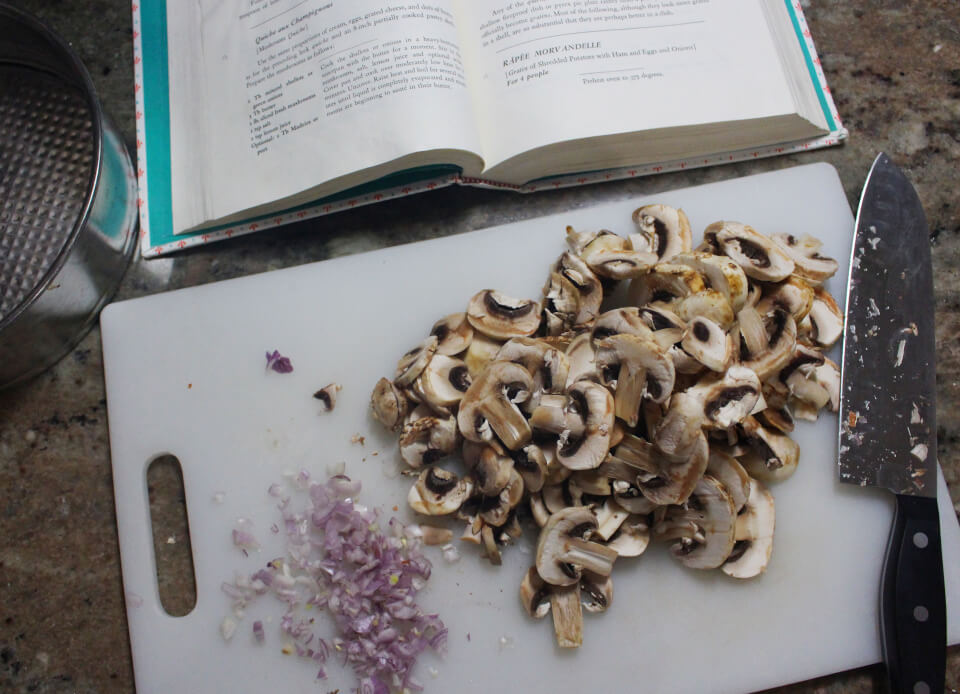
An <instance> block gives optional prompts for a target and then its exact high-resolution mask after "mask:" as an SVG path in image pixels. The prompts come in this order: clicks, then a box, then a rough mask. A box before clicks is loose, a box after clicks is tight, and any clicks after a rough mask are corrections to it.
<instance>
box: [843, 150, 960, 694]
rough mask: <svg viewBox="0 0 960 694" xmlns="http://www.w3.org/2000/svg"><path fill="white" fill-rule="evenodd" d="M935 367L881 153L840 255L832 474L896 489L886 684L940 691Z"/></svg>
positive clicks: (887, 585)
mask: <svg viewBox="0 0 960 694" xmlns="http://www.w3.org/2000/svg"><path fill="white" fill-rule="evenodd" d="M935 376H936V374H935V360H934V322H933V276H932V273H931V269H930V239H929V232H928V230H927V222H926V218H925V217H924V214H923V208H922V207H921V205H920V200H919V198H918V197H917V194H916V191H914V189H913V186H911V185H910V182H909V181H908V180H907V178H906V177H905V176H904V175H903V173H902V172H901V171H900V169H898V168H897V167H896V166H895V165H894V164H893V163H892V162H891V161H890V158H889V157H888V156H887V155H886V154H883V153H881V154H880V155H879V156H878V157H877V158H876V160H875V161H874V163H873V167H872V168H871V169H870V174H869V176H868V177H867V181H866V183H865V184H864V188H863V193H862V196H861V198H860V208H859V210H858V211H857V227H856V233H855V235H854V240H853V252H852V254H851V257H850V278H849V282H848V289H847V319H846V326H845V330H844V338H843V370H842V385H841V400H840V448H839V462H838V465H839V472H840V479H841V480H842V481H844V482H850V483H853V484H858V485H861V486H866V485H873V486H878V487H884V488H886V489H889V490H890V491H892V492H893V493H894V494H896V512H895V515H894V520H893V528H892V530H891V533H890V540H889V544H888V545H887V553H886V558H885V559H884V568H883V574H882V578H881V586H880V635H881V639H882V642H883V657H884V662H885V663H886V666H887V673H888V675H889V680H890V687H891V690H892V691H893V692H895V693H896V694H901V693H903V694H940V692H942V691H943V682H944V671H945V667H946V629H947V627H946V622H947V613H946V604H945V598H944V586H943V558H942V555H941V550H940V517H939V513H938V511H937V496H936V495H937V421H936V396H935V390H934V389H935V387H936V379H935Z"/></svg>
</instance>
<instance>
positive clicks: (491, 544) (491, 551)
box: [480, 523, 503, 566]
mask: <svg viewBox="0 0 960 694" xmlns="http://www.w3.org/2000/svg"><path fill="white" fill-rule="evenodd" d="M480 543H481V544H482V545H483V549H484V552H485V553H486V555H487V559H489V560H490V563H491V564H493V565H494V566H500V565H501V564H502V563H503V558H502V556H501V554H500V546H499V545H498V544H497V537H496V535H495V534H494V531H493V528H492V527H490V526H489V525H487V524H486V523H484V524H483V527H481V528H480Z"/></svg>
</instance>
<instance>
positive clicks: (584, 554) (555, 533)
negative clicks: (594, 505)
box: [537, 506, 617, 586]
mask: <svg viewBox="0 0 960 694" xmlns="http://www.w3.org/2000/svg"><path fill="white" fill-rule="evenodd" d="M596 530H597V518H596V516H594V515H593V512H592V511H591V510H590V509H589V508H586V507H584V506H571V507H568V508H564V509H562V510H560V511H557V512H556V513H554V514H553V515H551V516H550V519H549V520H548V521H547V524H546V525H545V526H543V529H542V530H541V531H540V539H539V541H538V542H537V572H538V573H539V574H540V576H541V578H543V580H544V581H546V582H547V583H550V584H552V585H555V586H569V585H573V584H576V583H579V581H580V577H581V575H582V572H583V571H584V570H586V571H592V572H593V573H596V574H599V575H601V576H609V575H610V572H611V571H612V570H613V562H614V561H615V560H616V558H617V553H616V552H615V551H614V550H612V549H610V548H608V547H606V546H604V545H601V544H599V543H597V542H591V541H590V539H589V538H590V537H591V535H592V534H593V533H594V532H596Z"/></svg>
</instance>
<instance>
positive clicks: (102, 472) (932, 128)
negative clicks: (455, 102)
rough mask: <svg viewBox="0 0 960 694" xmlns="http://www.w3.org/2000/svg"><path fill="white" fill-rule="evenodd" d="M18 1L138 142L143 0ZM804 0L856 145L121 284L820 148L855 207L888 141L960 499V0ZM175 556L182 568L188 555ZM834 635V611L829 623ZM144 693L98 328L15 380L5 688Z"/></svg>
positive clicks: (417, 208) (6, 511) (452, 215)
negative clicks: (908, 220) (130, 636)
mask: <svg viewBox="0 0 960 694" xmlns="http://www.w3.org/2000/svg"><path fill="white" fill-rule="evenodd" d="M13 4H14V5H15V6H18V7H21V8H23V9H26V10H28V11H30V12H33V13H35V14H36V15H38V16H40V17H41V18H43V19H45V20H46V21H47V22H49V23H50V24H51V25H52V26H53V27H54V28H55V29H56V30H57V31H59V32H60V33H61V34H62V35H63V36H64V37H65V38H67V39H68V40H69V41H70V43H71V44H72V45H73V46H74V48H75V49H76V51H77V52H78V53H79V55H80V57H81V58H82V59H83V60H84V62H85V63H86V65H87V66H88V69H89V70H90V72H91V73H92V75H93V79H94V82H95V83H96V86H97V89H98V91H99V93H100V96H101V99H102V100H103V102H104V105H105V108H106V110H107V111H108V112H109V113H110V114H111V116H112V117H113V119H114V120H115V121H116V122H117V124H118V126H119V128H120V130H121V132H122V133H123V135H124V136H125V138H126V139H127V141H128V142H129V143H130V144H131V145H132V144H133V141H134V137H135V135H134V100H133V69H132V50H131V37H132V30H131V20H130V2H129V0H84V1H82V2H81V1H79V0H14V3H13ZM803 6H804V10H805V12H806V15H807V19H808V20H809V23H810V26H811V29H812V31H813V36H814V39H815V41H816V44H817V47H818V51H819V53H820V57H821V59H822V62H823V66H824V69H825V71H826V74H827V77H828V81H829V83H830V85H831V87H832V90H833V95H834V98H835V99H836V102H837V106H838V108H839V110H840V113H841V116H842V117H843V119H844V122H845V125H846V126H847V127H848V128H849V130H850V139H849V141H848V142H847V143H846V144H844V145H843V146H842V147H837V148H832V149H828V150H820V151H816V152H809V153H804V154H802V155H794V156H788V157H781V158H777V159H770V160H763V161H756V162H749V163H743V164H735V165H730V166H725V167H719V168H712V169H703V170H695V171H688V172H683V173H678V174H669V175H663V176H660V177H656V178H649V179H643V180H631V181H623V182H613V183H607V184H602V185H595V186H587V187H584V188H580V189H576V190H568V191H560V192H553V193H544V194H538V195H532V196H515V195H512V194H508V193H507V194H505V193H499V192H492V191H480V190H471V189H460V188H458V189H447V190H443V191H438V192H435V193H432V194H430V195H429V197H420V198H411V199H406V200H398V201H394V202H391V203H388V204H383V205H379V206H374V207H370V208H366V209H359V210H355V211H352V212H350V213H343V214H340V215H337V216H333V217H328V218H326V219H320V220H315V221H310V222H307V223H303V224H300V225H296V226H291V227H288V228H286V229H283V230H280V231H276V232H268V233H264V234H260V235H254V236H253V237H244V238H242V239H236V240H233V241H229V242H226V243H220V244H216V245H213V246H211V247H209V248H203V249H199V250H194V251H190V252H187V253H184V254H182V255H177V256H174V257H170V258H165V259H160V260H153V261H149V262H143V261H139V260H138V261H137V263H136V264H135V265H134V266H133V267H132V268H131V270H130V271H129V272H128V274H127V276H126V278H125V280H124V282H123V285H122V286H121V288H120V291H119V298H124V299H126V298H132V297H137V296H143V295H146V294H151V293H155V292H159V291H164V290H167V289H173V288H179V287H189V286H193V285H198V284H203V283H206V282H213V281H217V280H222V279H227V278H231V277H238V276H242V275H248V274H251V273H255V272H262V271H265V270H272V269H276V268H282V267H289V266H292V265H297V264H301V263H305V262H310V261H316V260H323V259H326V258H334V257H337V256H342V255H347V254H351V253H357V252H362V251H366V250H370V249H374V248H382V247H387V246H392V245H397V244H402V243H407V242H410V241H415V240H419V239H428V238H434V237H438V236H445V235H449V234H456V233H461V232H464V231H469V230H473V229H478V228H482V227H486V226H490V225H495V224H501V223H506V222H511V221H516V220H522V219H528V218H531V217H536V216H540V215H544V214H548V213H553V212H559V211H563V210H569V209H574V208H580V207H585V206H589V205H593V204H596V203H600V202H605V201H609V200H615V199H623V198H629V197H632V196H639V195H648V194H650V193H652V192H656V191H659V190H666V189H672V188H678V187H683V186H688V185H694V184H698V183H704V182H708V181H714V180H720V179H726V178H730V177H734V176H740V175H747V174H752V173H758V172H762V171H770V170H773V169H779V168H782V167H787V166H795V165H798V164H805V163H811V162H816V161H826V162H829V163H830V164H832V165H833V166H835V167H836V168H837V170H838V171H839V174H840V177H841V179H842V181H843V185H844V188H845V190H846V192H847V195H848V198H849V201H850V205H851V207H852V208H853V209H855V208H856V204H857V200H858V198H859V194H860V187H861V185H862V182H863V178H864V176H865V174H866V173H867V171H868V169H869V166H870V163H871V162H872V160H873V158H874V156H875V155H876V153H877V152H878V151H880V150H884V151H886V152H888V153H889V154H891V155H892V156H893V158H894V159H895V161H897V162H898V163H899V164H900V165H901V166H902V167H903V168H904V169H905V171H906V172H907V174H908V175H909V176H910V178H911V179H912V180H913V181H914V183H915V185H916V187H917V190H918V191H919V193H920V197H921V199H922V201H923V203H924V206H925V209H926V211H927V216H928V219H929V223H930V243H931V245H932V248H933V262H934V272H935V285H936V310H937V326H938V328H937V385H938V389H937V398H938V402H939V407H938V419H939V448H938V455H939V458H940V462H941V464H942V465H943V468H944V471H945V473H946V477H947V480H948V483H949V485H950V490H951V495H952V497H953V501H954V508H955V509H960V340H958V337H960V298H958V297H960V294H958V291H960V198H958V195H957V192H956V191H957V189H958V184H960V174H958V170H957V168H958V162H960V3H958V2H957V0H858V1H855V2H849V1H846V0H834V1H831V2H826V1H807V0H805V1H804V2H803ZM814 231H815V230H814ZM158 484H162V482H158ZM161 561H163V562H165V561H167V560H166V559H164V558H161ZM178 561H180V563H179V564H178V563H177V562H178ZM170 562H171V566H182V560H178V559H176V558H175V557H174V558H171V559H170ZM180 573H181V574H182V573H183V569H180ZM175 583H176V582H175ZM179 585H180V584H179V583H176V584H175V585H174V586H173V588H172V589H173V590H174V591H176V590H177V589H178V587H179ZM829 634H830V625H829V624H825V625H824V637H825V638H829ZM757 657H762V654H757ZM882 681H883V673H882V669H881V668H880V667H879V666H874V667H870V668H865V669H861V670H857V671H853V672H848V673H842V674H837V675H831V676H828V677H824V678H821V679H818V680H815V681H811V682H806V683H801V684H795V685H790V686H786V687H783V688H780V689H778V690H775V691H778V692H782V693H788V692H789V693H790V694H801V693H804V694H807V693H813V692H817V693H821V692H831V693H834V694H841V693H842V694H862V693H866V692H877V691H881V690H882ZM958 687H960V649H958V648H956V647H954V648H952V649H951V650H950V652H949V656H948V674H947V691H951V692H956V691H957V689H958ZM132 690H133V672H132V668H131V660H130V651H129V644H128V640H127V630H126V621H125V615H124V604H123V591H122V587H121V582H120V559H119V553H118V549H117V530H116V525H115V516H114V506H113V490H112V482H111V470H110V450H109V443H108V438H107V421H106V403H105V399H104V385H103V369H102V357H101V352H100V339H99V333H98V331H97V330H96V329H95V330H94V331H93V332H92V333H90V334H89V335H88V336H87V337H86V338H85V339H84V340H83V341H82V342H81V343H80V345H79V346H78V347H77V348H76V349H75V350H74V351H73V352H72V353H71V354H69V355H68V356H67V357H66V358H64V359H63V360H62V361H61V362H60V363H59V364H58V365H57V366H56V367H54V368H53V369H52V370H50V371H49V372H47V373H45V374H43V375H41V376H40V377H38V378H36V379H35V380H33V381H31V382H29V383H27V384H25V385H22V386H19V387H16V388H14V389H12V390H8V391H3V392H0V691H3V692H43V693H58V694H59V693H63V694H66V693H68V692H71V693H73V692H76V693H78V694H90V693H93V692H129V691H132ZM318 691H320V690H319V689H318Z"/></svg>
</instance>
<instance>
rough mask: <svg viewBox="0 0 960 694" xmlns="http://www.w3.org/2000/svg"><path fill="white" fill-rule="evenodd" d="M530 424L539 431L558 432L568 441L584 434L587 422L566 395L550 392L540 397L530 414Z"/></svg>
mask: <svg viewBox="0 0 960 694" xmlns="http://www.w3.org/2000/svg"><path fill="white" fill-rule="evenodd" d="M530 426H531V427H532V428H533V430H534V431H537V432H549V433H551V434H556V435H557V436H559V437H560V438H561V439H563V440H564V441H566V440H567V439H569V438H570V437H573V438H579V437H581V436H583V432H584V428H585V426H586V425H585V423H584V420H583V416H582V415H581V413H580V411H579V410H578V409H577V408H576V407H575V406H574V403H573V402H572V401H571V400H570V398H569V397H568V396H566V395H556V394H549V395H544V396H542V397H541V398H540V402H539V404H538V405H537V408H536V409H535V410H534V411H533V412H532V413H531V414H530Z"/></svg>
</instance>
